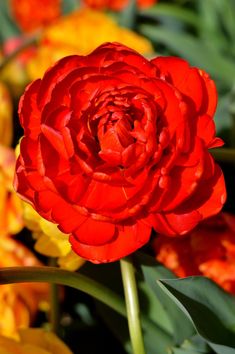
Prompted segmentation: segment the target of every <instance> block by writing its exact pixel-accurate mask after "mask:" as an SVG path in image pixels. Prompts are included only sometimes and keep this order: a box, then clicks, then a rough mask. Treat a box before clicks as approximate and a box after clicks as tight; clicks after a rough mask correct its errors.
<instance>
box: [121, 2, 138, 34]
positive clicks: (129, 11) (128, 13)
mask: <svg viewBox="0 0 235 354" xmlns="http://www.w3.org/2000/svg"><path fill="white" fill-rule="evenodd" d="M135 23H136V0H128V5H127V6H126V7H125V9H124V10H123V11H122V12H121V13H120V16H119V24H120V26H123V27H127V28H131V29H133V28H134V27H135Z"/></svg>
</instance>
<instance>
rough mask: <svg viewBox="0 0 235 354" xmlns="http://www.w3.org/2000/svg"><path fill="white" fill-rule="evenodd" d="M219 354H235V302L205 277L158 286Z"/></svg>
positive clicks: (185, 279)
mask: <svg viewBox="0 0 235 354" xmlns="http://www.w3.org/2000/svg"><path fill="white" fill-rule="evenodd" d="M158 283H159V285H160V286H161V288H162V289H163V290H164V292H165V293H166V294H168V295H169V297H170V298H171V299H172V300H173V302H174V303H175V304H176V305H177V306H178V307H179V308H181V309H182V310H183V311H184V312H185V313H186V314H187V315H188V317H189V318H190V319H191V321H192V323H193V324H194V326H195V328H196V329H197V331H198V333H199V334H200V335H201V336H202V337H203V338H204V339H205V340H206V341H207V342H208V344H209V345H210V346H211V348H213V349H214V350H215V351H216V352H217V353H219V354H222V353H223V354H225V353H229V354H232V353H235V299H234V297H233V296H231V295H229V294H227V293H226V292H224V291H223V290H222V289H221V288H219V287H218V286H217V285H216V284H215V283H213V282H212V281H211V280H209V279H207V278H204V277H189V278H183V279H167V280H161V281H159V282H158Z"/></svg>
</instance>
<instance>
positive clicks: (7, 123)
mask: <svg viewBox="0 0 235 354" xmlns="http://www.w3.org/2000/svg"><path fill="white" fill-rule="evenodd" d="M12 111H13V106H12V102H11V97H10V94H9V92H8V90H7V87H6V86H5V85H4V84H3V83H2V82H0V143H1V144H3V145H6V146H10V144H11V141H12V134H13V127H12Z"/></svg>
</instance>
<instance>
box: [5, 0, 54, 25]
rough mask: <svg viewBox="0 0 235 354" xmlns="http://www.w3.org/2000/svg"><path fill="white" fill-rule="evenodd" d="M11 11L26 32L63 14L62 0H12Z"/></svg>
mask: <svg viewBox="0 0 235 354" xmlns="http://www.w3.org/2000/svg"><path fill="white" fill-rule="evenodd" d="M11 11H12V14H13V17H14V18H15V20H16V22H17V24H18V25H19V27H20V28H21V30H22V31H24V32H32V31H34V30H37V29H38V28H40V27H43V26H45V25H48V24H49V23H50V22H52V21H53V20H55V19H56V18H57V17H59V16H60V14H61V0H39V1H38V0H11Z"/></svg>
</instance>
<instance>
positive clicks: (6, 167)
mask: <svg viewBox="0 0 235 354" xmlns="http://www.w3.org/2000/svg"><path fill="white" fill-rule="evenodd" d="M14 168H15V153H14V151H13V150H12V149H10V148H8V147H5V146H3V145H1V144H0V236H1V237H2V236H8V235H12V234H16V233H18V232H19V231H20V230H21V229H22V228H23V209H22V201H21V200H20V198H19V197H18V196H17V194H16V193H15V191H14V190H13V186H12V183H13V175H14Z"/></svg>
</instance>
